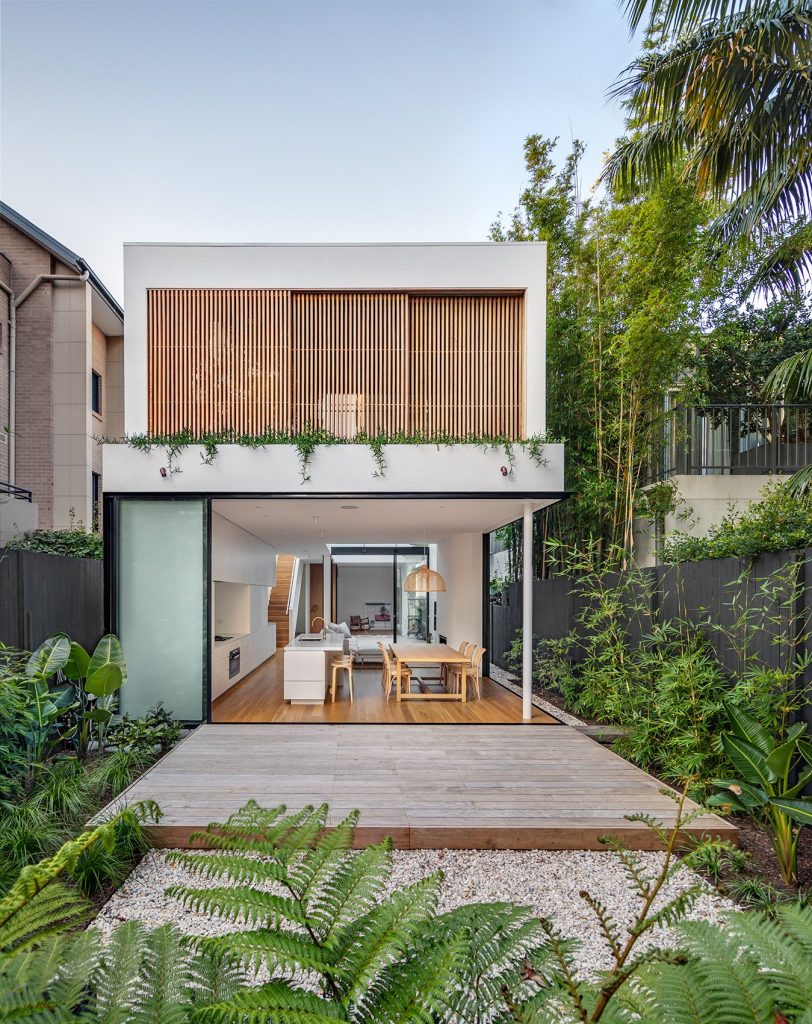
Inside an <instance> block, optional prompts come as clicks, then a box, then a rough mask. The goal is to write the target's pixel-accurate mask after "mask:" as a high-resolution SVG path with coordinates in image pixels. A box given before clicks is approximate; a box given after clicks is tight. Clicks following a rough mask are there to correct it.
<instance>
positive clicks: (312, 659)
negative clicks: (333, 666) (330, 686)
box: [285, 650, 327, 704]
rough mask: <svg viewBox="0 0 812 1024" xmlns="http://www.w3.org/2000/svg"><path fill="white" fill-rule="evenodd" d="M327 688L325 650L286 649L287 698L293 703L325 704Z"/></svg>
mask: <svg viewBox="0 0 812 1024" xmlns="http://www.w3.org/2000/svg"><path fill="white" fill-rule="evenodd" d="M326 689H327V678H326V659H325V657H324V651H323V650H316V651H301V650H298V651H291V650H286V651H285V700H289V701H290V702H291V703H292V704H323V703H324V695H325V692H326Z"/></svg>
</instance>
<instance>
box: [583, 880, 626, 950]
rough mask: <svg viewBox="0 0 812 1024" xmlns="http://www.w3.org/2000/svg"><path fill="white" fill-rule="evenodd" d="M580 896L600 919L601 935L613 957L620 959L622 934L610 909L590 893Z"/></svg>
mask: <svg viewBox="0 0 812 1024" xmlns="http://www.w3.org/2000/svg"><path fill="white" fill-rule="evenodd" d="M580 896H581V899H582V900H583V901H584V902H585V903H586V905H587V906H588V907H589V908H590V909H591V910H592V912H593V914H594V915H595V917H596V918H597V919H598V925H599V926H600V929H601V933H602V934H603V937H604V939H606V944H607V945H608V946H609V949H610V951H611V953H612V956H613V957H615V958H616V959H617V958H619V957H620V954H621V944H620V932H619V931H618V929H617V925H616V924H615V919H614V918H613V917H612V914H611V913H610V911H609V908H608V907H607V906H606V905H605V904H604V903H602V902H601V901H600V900H597V899H595V897H594V896H592V895H590V893H588V892H582V893H580Z"/></svg>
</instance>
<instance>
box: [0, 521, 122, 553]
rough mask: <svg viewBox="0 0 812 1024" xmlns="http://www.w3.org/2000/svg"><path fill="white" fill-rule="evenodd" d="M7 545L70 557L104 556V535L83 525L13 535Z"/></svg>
mask: <svg viewBox="0 0 812 1024" xmlns="http://www.w3.org/2000/svg"><path fill="white" fill-rule="evenodd" d="M5 546H6V547H7V548H8V549H10V550H11V551H41V552H43V553H44V554H46V555H65V556H67V557H68V558H98V559H101V558H103V557H104V543H103V541H102V535H101V534H100V533H96V532H91V533H88V532H87V531H85V530H84V529H82V528H81V527H72V528H71V529H69V530H32V531H30V532H29V533H24V534H22V535H21V536H19V537H13V538H12V539H11V540H9V541H7V542H6V545H5Z"/></svg>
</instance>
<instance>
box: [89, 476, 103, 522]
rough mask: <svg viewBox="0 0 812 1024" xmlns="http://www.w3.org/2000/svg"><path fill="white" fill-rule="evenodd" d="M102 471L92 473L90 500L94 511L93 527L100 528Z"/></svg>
mask: <svg viewBox="0 0 812 1024" xmlns="http://www.w3.org/2000/svg"><path fill="white" fill-rule="evenodd" d="M101 497H102V493H101V473H91V474H90V500H91V502H92V504H91V508H92V511H93V529H94V530H98V529H99V525H100V520H101Z"/></svg>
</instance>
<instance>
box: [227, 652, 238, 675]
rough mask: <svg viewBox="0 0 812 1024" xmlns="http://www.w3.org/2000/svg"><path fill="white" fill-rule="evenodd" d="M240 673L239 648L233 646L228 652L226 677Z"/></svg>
mask: <svg viewBox="0 0 812 1024" xmlns="http://www.w3.org/2000/svg"><path fill="white" fill-rule="evenodd" d="M239 674H240V649H239V647H235V648H234V650H233V651H229V652H228V678H229V679H233V678H234V676H238V675H239Z"/></svg>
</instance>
